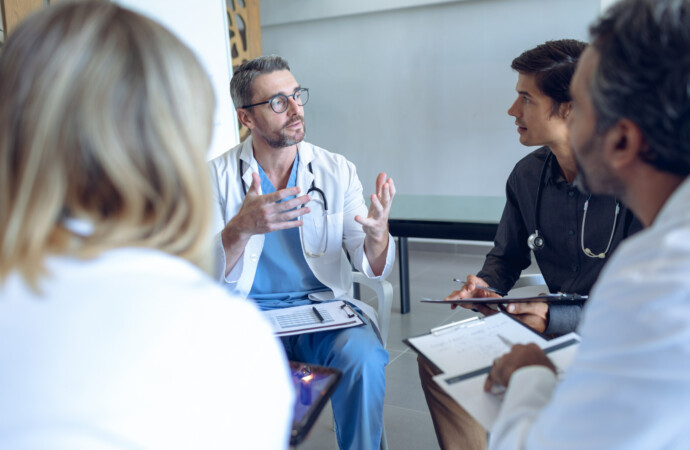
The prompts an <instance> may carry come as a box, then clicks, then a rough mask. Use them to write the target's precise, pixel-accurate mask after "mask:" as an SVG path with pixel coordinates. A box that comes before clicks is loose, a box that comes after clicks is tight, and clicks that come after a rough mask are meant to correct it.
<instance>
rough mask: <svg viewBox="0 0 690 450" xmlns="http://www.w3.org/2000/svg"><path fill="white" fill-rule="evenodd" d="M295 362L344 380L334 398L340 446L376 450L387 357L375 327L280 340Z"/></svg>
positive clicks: (381, 418)
mask: <svg viewBox="0 0 690 450" xmlns="http://www.w3.org/2000/svg"><path fill="white" fill-rule="evenodd" d="M281 340H282V341H283V345H284V346H285V352H286V353H287V357H288V359H290V360H293V361H301V362H306V363H309V364H315V365H321V366H327V367H335V368H337V369H339V370H340V371H342V372H343V378H342V380H341V381H340V384H339V385H338V387H337V389H336V390H335V392H334V393H333V396H332V397H331V403H332V405H333V416H334V417H335V424H336V434H337V439H338V446H339V447H340V448H341V449H357V450H360V449H361V450H367V449H371V450H375V449H378V448H379V444H380V442H381V430H382V429H383V399H384V396H385V393H386V373H385V367H386V364H388V352H387V351H386V350H385V349H384V348H383V346H382V345H381V342H380V341H379V339H378V337H377V336H376V333H375V331H374V329H373V327H372V325H371V324H368V325H364V326H359V327H353V328H345V329H342V330H335V331H324V332H321V333H311V334H301V335H297V336H288V337H284V338H281Z"/></svg>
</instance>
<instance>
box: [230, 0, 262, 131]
mask: <svg viewBox="0 0 690 450" xmlns="http://www.w3.org/2000/svg"><path fill="white" fill-rule="evenodd" d="M226 4H227V11H228V32H229V33H230V52H231V57H232V69H233V71H234V70H237V68H238V67H239V66H240V64H242V63H243V62H245V61H249V60H250V59H254V58H256V57H258V56H261V13H260V11H259V0H227V1H226ZM236 106H237V105H236ZM238 126H239V132H240V140H242V141H243V140H244V139H245V138H246V137H247V136H248V135H249V130H247V129H246V128H245V127H244V126H243V125H242V124H241V123H239V122H238Z"/></svg>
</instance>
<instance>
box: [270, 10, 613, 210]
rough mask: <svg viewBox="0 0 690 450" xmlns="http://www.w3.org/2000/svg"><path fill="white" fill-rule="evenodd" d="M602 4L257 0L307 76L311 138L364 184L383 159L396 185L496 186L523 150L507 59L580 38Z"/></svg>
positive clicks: (460, 189) (419, 190)
mask: <svg viewBox="0 0 690 450" xmlns="http://www.w3.org/2000/svg"><path fill="white" fill-rule="evenodd" d="M372 5H373V6H372ZM413 5H421V6H419V7H415V6H413ZM600 6H601V5H600V0H477V1H461V0H460V1H459V0H455V1H432V0H386V1H384V0H381V1H379V2H375V1H372V0H351V1H349V2H346V1H326V0H300V1H299V2H295V1H286V0H261V14H262V46H263V51H264V54H271V53H276V54H280V55H282V56H283V57H285V58H286V59H287V60H288V61H289V62H290V65H291V68H292V70H293V73H294V74H295V76H296V78H297V81H298V82H300V83H301V84H302V85H303V86H305V87H308V88H310V94H311V95H310V100H309V104H308V105H307V106H306V108H305V109H306V112H305V115H306V122H307V139H308V140H309V141H310V142H313V143H314V144H316V145H319V146H321V147H324V148H327V149H329V150H333V151H335V152H338V153H342V154H344V155H346V156H347V157H348V158H349V159H350V160H351V161H353V162H354V163H355V164H356V165H357V167H358V171H359V173H360V178H361V179H362V183H363V184H364V186H365V190H366V191H370V190H371V188H372V187H373V184H374V179H375V176H376V173H378V172H379V171H386V172H388V173H389V174H390V175H391V176H393V177H394V179H395V183H396V186H397V188H398V192H399V193H403V194H441V195H499V196H500V195H504V187H505V180H506V179H507V176H508V174H509V172H510V170H511V169H512V167H513V165H514V164H515V163H516V162H517V161H518V160H519V159H520V158H521V157H522V156H523V155H525V154H526V153H527V152H528V151H529V149H527V148H525V147H522V146H521V145H520V144H519V142H518V136H517V133H516V129H515V126H514V125H513V120H512V119H511V118H510V117H509V116H508V115H507V114H506V111H507V109H508V107H509V106H510V104H511V103H512V102H513V100H514V98H515V91H514V89H515V82H516V79H517V75H516V74H515V73H514V72H513V71H512V70H511V69H510V62H511V61H512V59H513V58H514V57H516V56H518V55H519V54H520V53H521V52H522V51H524V50H527V49H529V48H532V47H534V46H535V45H537V44H540V43H543V42H544V41H546V40H549V39H560V38H575V39H581V40H586V38H587V25H588V24H589V23H590V22H591V21H592V20H594V18H595V17H596V16H597V14H598V13H599V10H600ZM372 9H373V10H375V11H374V12H370V11H371V10H372ZM300 18H308V19H309V20H300Z"/></svg>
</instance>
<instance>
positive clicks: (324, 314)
mask: <svg viewBox="0 0 690 450" xmlns="http://www.w3.org/2000/svg"><path fill="white" fill-rule="evenodd" d="M263 314H264V317H266V318H267V319H268V321H269V323H270V324H271V326H272V328H273V334H275V335H276V336H292V335H295V334H305V333H318V332H320V331H330V330H339V329H341V328H350V327H357V326H360V325H364V321H363V320H362V317H361V316H360V315H359V314H358V313H357V311H356V310H355V309H354V308H353V307H352V306H351V305H350V304H349V303H347V302H345V301H342V300H341V301H334V302H320V303H315V304H311V305H302V306H292V307H290V308H282V309H273V310H268V311H263Z"/></svg>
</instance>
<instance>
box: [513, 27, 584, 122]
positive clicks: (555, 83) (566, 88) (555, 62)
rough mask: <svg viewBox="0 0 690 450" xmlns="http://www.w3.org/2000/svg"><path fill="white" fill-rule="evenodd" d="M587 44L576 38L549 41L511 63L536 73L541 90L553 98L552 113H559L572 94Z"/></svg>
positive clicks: (533, 73)
mask: <svg viewBox="0 0 690 450" xmlns="http://www.w3.org/2000/svg"><path fill="white" fill-rule="evenodd" d="M586 46H587V44H585V43H584V42H581V41H576V40H575V39H561V40H558V41H547V42H545V43H544V44H541V45H537V46H536V47H535V48H533V49H531V50H527V51H525V52H523V53H522V54H521V55H520V56H518V57H517V58H515V59H514V60H513V62H512V63H511V64H510V67H511V68H512V69H513V70H516V71H518V72H519V73H522V74H529V75H534V76H535V79H536V82H537V87H538V88H539V90H540V91H541V92H542V93H544V94H545V95H547V96H548V97H550V98H551V99H552V100H553V105H552V109H551V114H552V115H555V114H558V110H559V108H560V106H561V104H563V103H567V102H569V101H570V100H571V98H570V80H572V78H573V73H575V66H576V65H577V60H578V59H579V58H580V55H581V54H582V52H583V51H584V49H585V47H586Z"/></svg>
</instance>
